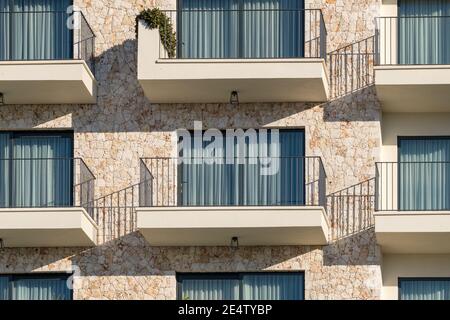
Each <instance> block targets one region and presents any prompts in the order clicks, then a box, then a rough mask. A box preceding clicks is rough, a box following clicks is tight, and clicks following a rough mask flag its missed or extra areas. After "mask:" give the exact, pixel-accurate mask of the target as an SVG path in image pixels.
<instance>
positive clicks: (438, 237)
mask: <svg viewBox="0 0 450 320" xmlns="http://www.w3.org/2000/svg"><path fill="white" fill-rule="evenodd" d="M375 233H376V237H377V242H378V244H379V245H380V246H381V250H382V251H383V253H402V254H414V253H417V254H437V253H450V211H443V212H435V211H434V212H433V211H423V212H422V211H420V212H417V211H416V212H401V211H390V212H383V213H377V214H375Z"/></svg>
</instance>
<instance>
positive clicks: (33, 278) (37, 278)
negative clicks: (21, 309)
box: [0, 274, 72, 300]
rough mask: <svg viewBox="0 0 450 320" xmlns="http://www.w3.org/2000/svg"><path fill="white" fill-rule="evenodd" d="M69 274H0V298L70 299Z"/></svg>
mask: <svg viewBox="0 0 450 320" xmlns="http://www.w3.org/2000/svg"><path fill="white" fill-rule="evenodd" d="M68 278H69V275H56V274H45V275H43V274H35V275H31V274H30V275H0V300H71V299H72V290H71V288H69V283H68Z"/></svg>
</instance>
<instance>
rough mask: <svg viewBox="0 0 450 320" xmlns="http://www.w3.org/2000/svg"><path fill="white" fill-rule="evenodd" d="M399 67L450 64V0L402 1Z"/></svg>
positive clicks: (399, 3) (400, 7) (400, 6)
mask: <svg viewBox="0 0 450 320" xmlns="http://www.w3.org/2000/svg"><path fill="white" fill-rule="evenodd" d="M398 16H399V26H398V28H399V63H400V64H450V37H449V32H450V0H398Z"/></svg>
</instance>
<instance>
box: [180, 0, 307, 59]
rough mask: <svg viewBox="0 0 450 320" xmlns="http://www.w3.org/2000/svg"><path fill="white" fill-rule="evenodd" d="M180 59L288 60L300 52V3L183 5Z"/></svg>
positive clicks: (200, 0) (225, 0)
mask: <svg viewBox="0 0 450 320" xmlns="http://www.w3.org/2000/svg"><path fill="white" fill-rule="evenodd" d="M180 3H181V7H180V9H181V10H182V11H181V12H180V13H179V20H180V21H181V23H180V26H179V28H178V34H179V36H180V38H181V41H180V44H179V45H180V46H181V47H180V48H179V51H180V57H182V58H291V57H302V56H303V48H304V31H303V29H304V16H303V11H302V10H301V9H303V1H298V0H275V1H254V0H211V1H204V0H183V1H181V2H180Z"/></svg>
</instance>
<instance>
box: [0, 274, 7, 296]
mask: <svg viewBox="0 0 450 320" xmlns="http://www.w3.org/2000/svg"><path fill="white" fill-rule="evenodd" d="M8 299H9V277H8V276H0V300H8Z"/></svg>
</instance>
